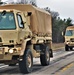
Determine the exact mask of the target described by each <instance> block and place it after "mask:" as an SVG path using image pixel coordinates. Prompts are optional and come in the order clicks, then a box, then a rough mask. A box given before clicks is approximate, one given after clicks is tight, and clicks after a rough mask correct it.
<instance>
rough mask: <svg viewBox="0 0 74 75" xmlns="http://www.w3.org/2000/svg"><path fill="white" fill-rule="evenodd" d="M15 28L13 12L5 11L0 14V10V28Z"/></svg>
mask: <svg viewBox="0 0 74 75" xmlns="http://www.w3.org/2000/svg"><path fill="white" fill-rule="evenodd" d="M15 28H16V25H15V19H14V14H13V13H12V12H6V13H5V14H4V15H2V12H0V30H10V29H15Z"/></svg>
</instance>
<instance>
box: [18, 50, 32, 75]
mask: <svg viewBox="0 0 74 75" xmlns="http://www.w3.org/2000/svg"><path fill="white" fill-rule="evenodd" d="M32 67H33V56H32V52H31V50H30V49H26V51H25V54H24V56H23V60H22V61H19V69H20V72H21V73H24V74H27V73H30V72H32Z"/></svg>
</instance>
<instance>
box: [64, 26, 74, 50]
mask: <svg viewBox="0 0 74 75" xmlns="http://www.w3.org/2000/svg"><path fill="white" fill-rule="evenodd" d="M73 49H74V26H68V27H67V28H66V32H65V50H66V51H69V50H73Z"/></svg>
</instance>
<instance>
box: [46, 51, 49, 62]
mask: <svg viewBox="0 0 74 75" xmlns="http://www.w3.org/2000/svg"><path fill="white" fill-rule="evenodd" d="M46 60H47V61H49V52H48V51H46Z"/></svg>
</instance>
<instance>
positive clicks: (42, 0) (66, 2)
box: [2, 0, 74, 20]
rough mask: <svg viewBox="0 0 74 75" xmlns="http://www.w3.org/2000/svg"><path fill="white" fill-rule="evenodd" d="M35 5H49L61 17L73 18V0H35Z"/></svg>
mask: <svg viewBox="0 0 74 75" xmlns="http://www.w3.org/2000/svg"><path fill="white" fill-rule="evenodd" d="M2 1H8V0H2ZM9 1H12V0H9ZM13 1H16V0H13ZM37 5H38V7H41V8H44V7H49V8H50V9H51V10H53V11H56V12H58V13H59V16H60V17H61V18H68V17H70V18H71V19H73V20H74V0H37Z"/></svg>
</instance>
